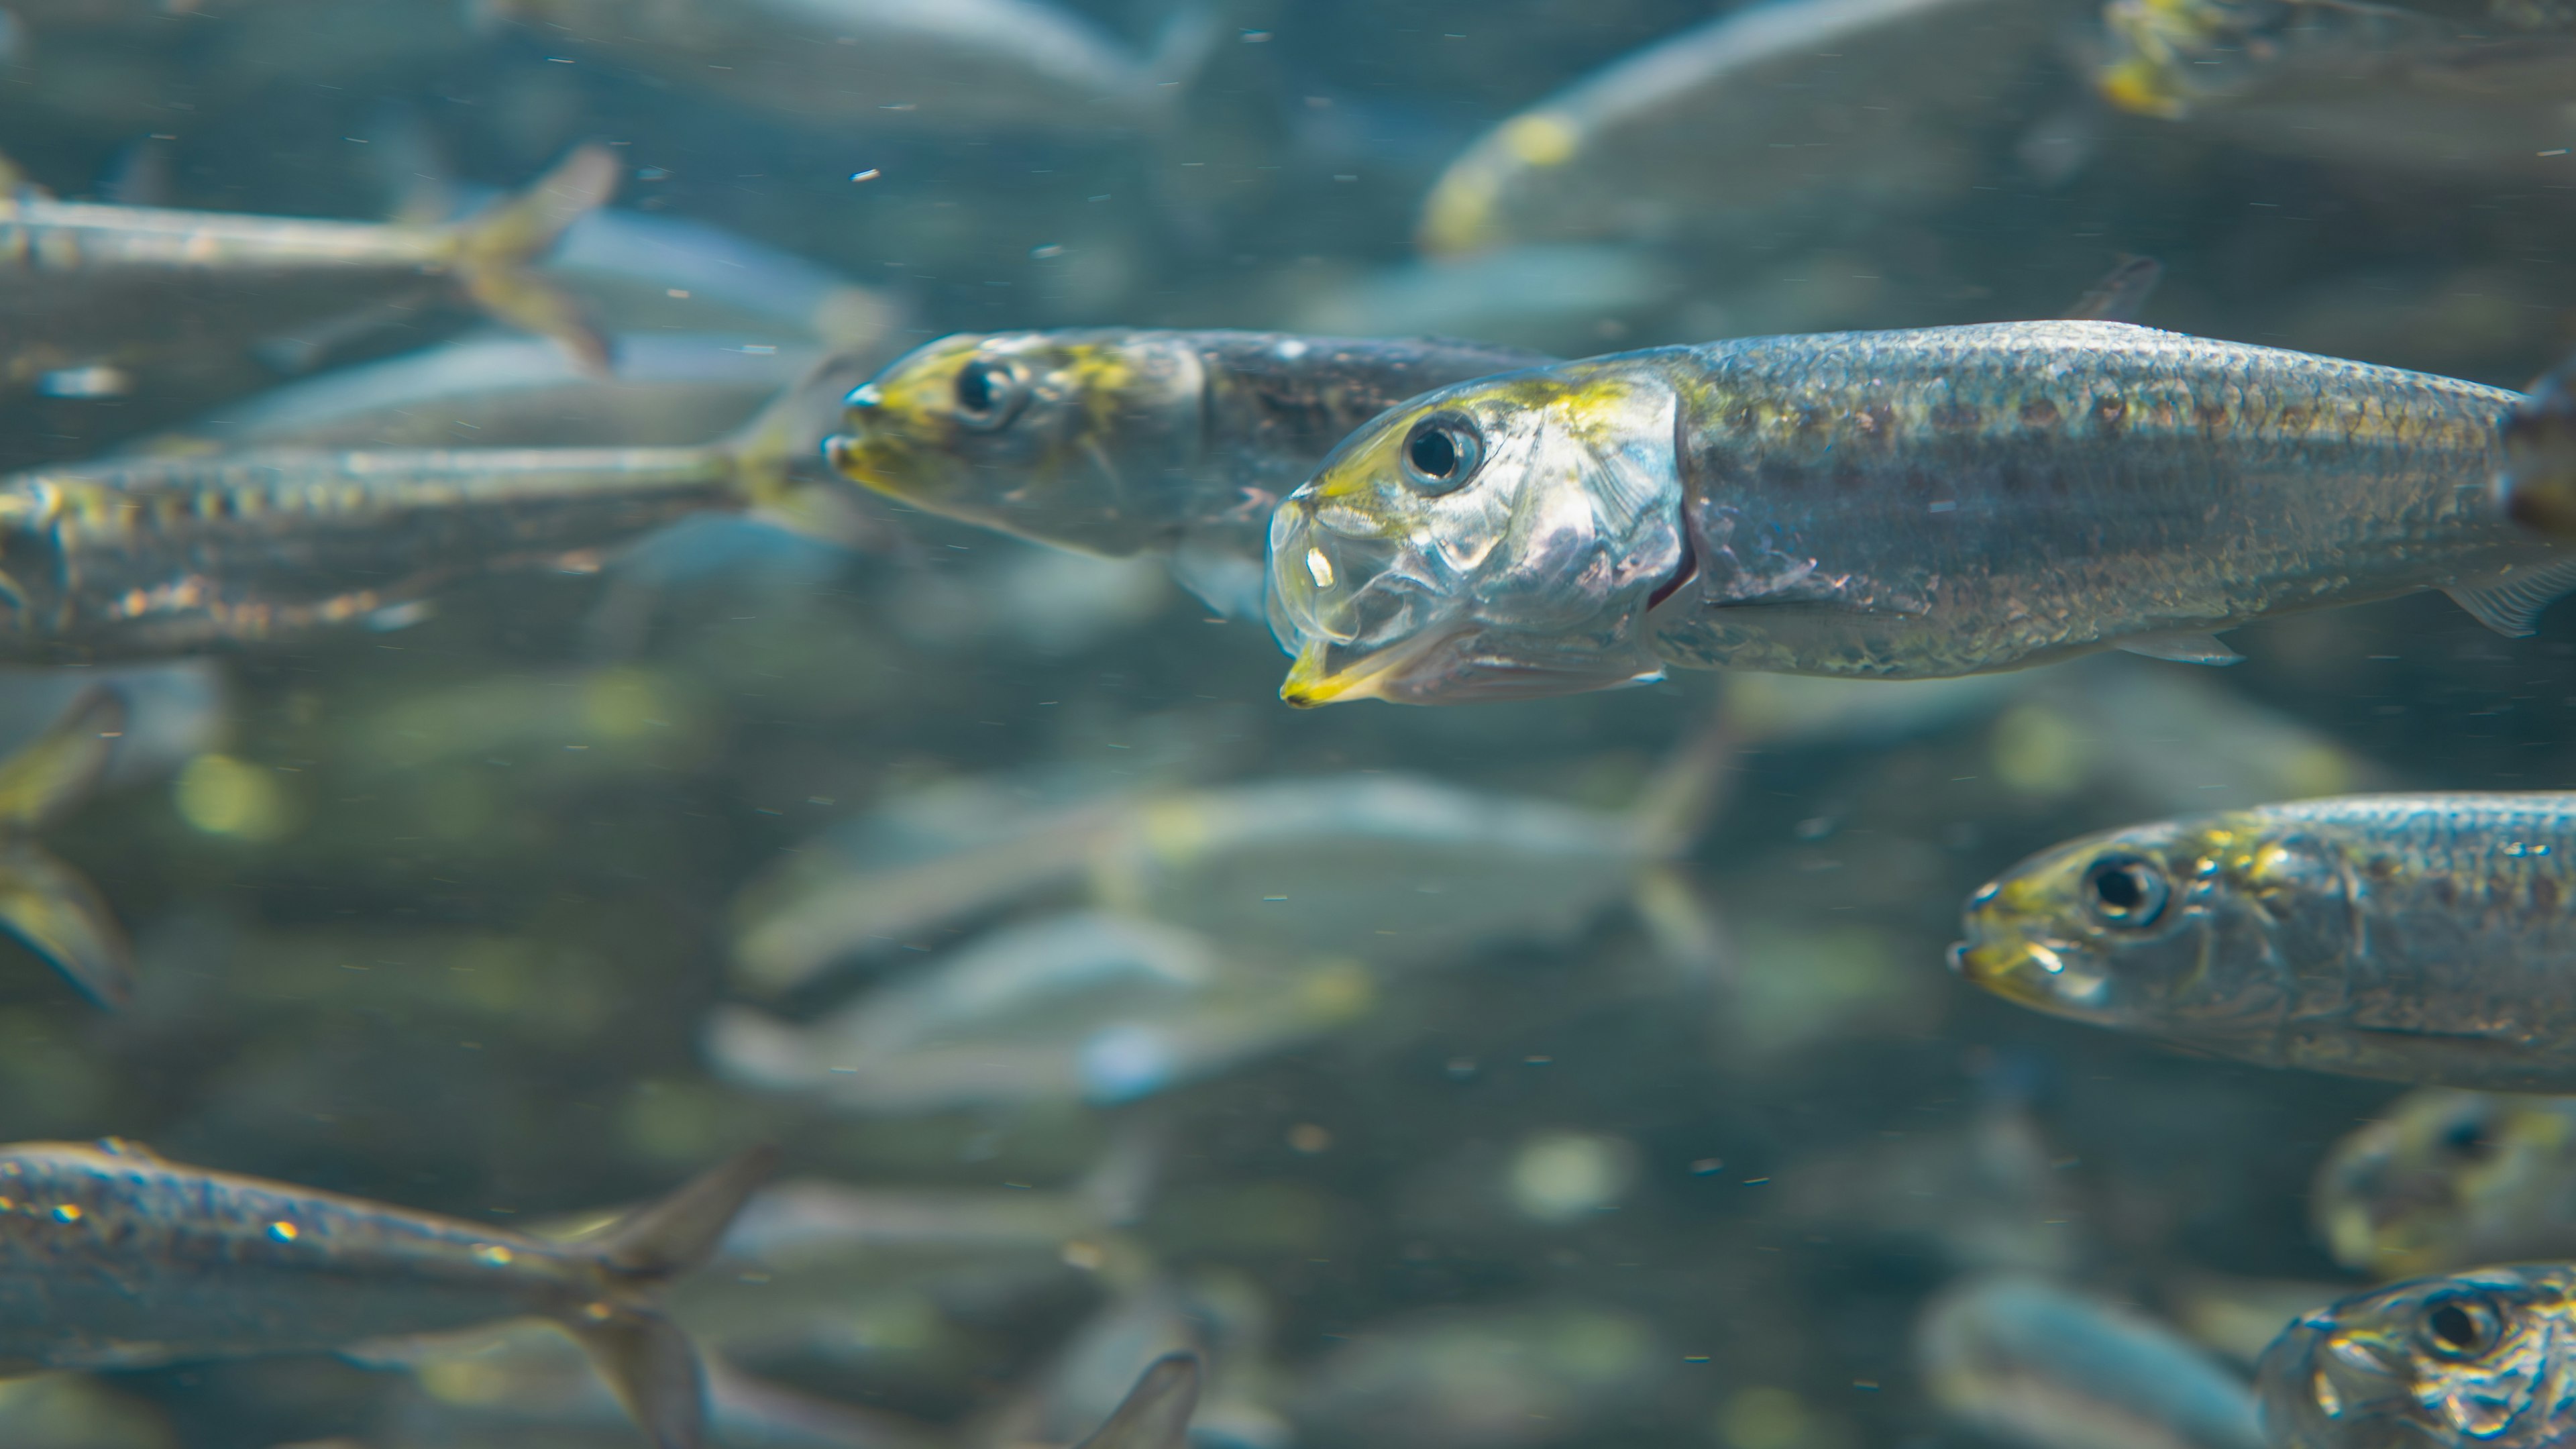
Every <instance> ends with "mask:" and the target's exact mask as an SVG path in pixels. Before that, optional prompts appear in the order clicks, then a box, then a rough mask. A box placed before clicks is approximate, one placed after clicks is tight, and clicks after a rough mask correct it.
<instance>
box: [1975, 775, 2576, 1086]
mask: <svg viewBox="0 0 2576 1449" xmlns="http://www.w3.org/2000/svg"><path fill="white" fill-rule="evenodd" d="M1965 934H1966V939H1965V940H1964V941H1963V942H1962V943H1960V944H1959V945H1957V946H1954V947H1952V948H1951V957H1950V959H1951V965H1952V967H1953V969H1955V970H1957V971H1958V972H1959V973H1960V974H1962V975H1964V976H1965V977H1966V978H1967V979H1968V980H1970V981H1972V982H1974V983H1976V984H1977V985H1979V986H1982V987H1984V988H1986V989H1987V990H1989V991H1992V992H1995V993H1996V994H1997V995H2000V996H2003V997H2005V998H2006V999H2008V1000H2011V1001H2015V1002H2018V1003H2020V1004H2022V1005H2024V1006H2029V1007H2033V1008H2035V1009H2037V1010H2040V1011H2045V1012H2048V1013H2051V1014H2053V1015H2057V1016H2064V1017H2069V1018H2072V1019H2074V1020H2077V1021H2084V1022H2090V1023H2093V1024H2095V1025H2098V1026H2108V1027H2114V1028H2118V1029H2120V1030H2124V1031H2130V1032H2136V1033H2138V1034H2141V1035H2144V1036H2148V1037H2153V1038H2157V1039H2160V1040H2164V1041H2167V1042H2172V1043H2175V1044H2178V1045H2181V1046H2185V1047H2188V1048H2191V1049H2193V1050H2196V1051H2201V1052H2207V1053H2210V1054H2212V1055H2216V1056H2222V1057H2231V1058H2235V1059H2238V1060H2241V1061H2249V1062H2257V1063H2261V1064H2263V1065H2267V1066H2282V1067H2302V1068H2306V1069H2309V1070H2312V1071H2325V1072H2337V1073H2341V1074H2344V1075H2347V1076H2360V1077H2381V1078H2387V1079H2391V1080H2395V1081H2404V1082H2415V1083H2420V1084H2425V1085H2444V1086H2455V1087H2472V1088H2483V1089H2491V1090H2498V1091H2524V1092H2548V1091H2566V1090H2569V1089H2571V1088H2576V975H2571V974H2570V972H2569V970H2568V967H2567V962H2568V960H2569V959H2570V953H2571V951H2576V795H2569V794H2554V793H2547V792H2539V791H2534V792H2530V793H2523V794H2468V793H2460V794H2424V795H2407V794H2394V795H2353V796H2344V797H2341V798H2333V799H2324V800H2309V801H2301V802H2298V803H2294V804H2284V805H2267V806H2263V807H2260V808H2258V809H2253V810H2240V811H2231V812H2227V813H2223V814H2216V815H2201V816H2189V817H2184V818H2182V819H2178V820H2169V821H2160V822H2157V823H2154V824H2148V825H2139V826H2133V827H2130V828H2128V829H2124V830H2114V831H2108V832H2105V833H2102V834H2099V835H2090V836H2086V837H2083V838H2081V839H2078V840H2074V841H2070V842H2068V843H2066V844H2063V845H2059V846H2056V847H2053V848H2052V849H2049V850H2046V851H2043V852H2041V853H2040V854H2038V855H2035V856H2033V857H2031V858H2030V859H2028V860H2025V861H2023V862H2022V863H2020V864H2019V865H2017V866H2015V867H2013V869H2012V870H2010V871H2008V872H2006V873H2005V874H2004V875H2003V876H2002V877H2000V878H1999V879H1997V880H1995V881H1994V882H1992V883H1991V884H1989V885H1987V886H1985V887H1984V888H1982V889H1980V890H1979V891H1977V892H1976V894H1974V895H1973V896H1971V897H1969V899H1968V903H1967V908H1966V912H1965Z"/></svg>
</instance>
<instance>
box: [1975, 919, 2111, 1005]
mask: <svg viewBox="0 0 2576 1449" xmlns="http://www.w3.org/2000/svg"><path fill="white" fill-rule="evenodd" d="M1950 970H1951V971H1952V972H1954V973H1956V974H1957V975H1958V976H1959V977H1960V978H1962V979H1963V980H1965V981H1967V982H1968V983H1969V984H1970V985H1972V986H1976V987H1978V988H1980V989H1982V990H1985V991H1990V992H1993V993H1994V994H1995V995H1997V996H2000V997H2002V998H2003V999H2005V1000H2006V1001H2009V1002H2012V1003H2014V1004H2015V1005H2018V1006H2027V1007H2029V1008H2031V1009H2032V1010H2034V1011H2045V1012H2047V1013H2049V1014H2050V1015H2052V1016H2066V1017H2073V1018H2075V1019H2077V1020H2079V1021H2102V1020H2105V1019H2106V1018H2105V1017H2104V1014H2103V1013H2102V1011H2101V1010H2100V999H2101V996H2102V991H2103V986H2104V984H2105V982H2104V980H2103V978H2102V976H2101V974H2100V973H2099V972H2097V971H2094V970H2092V969H2090V968H2089V967H2088V966H2087V965H2086V963H2085V960H2084V957H2083V956H2082V954H2081V953H2079V952H2076V951H2072V950H2069V949H2068V948H2067V947H2066V946H2065V944H2064V943H2061V942H2057V941H2050V940H2045V939H2042V938H2039V937H2036V936H2025V935H2023V934H2021V933H2019V932H1998V933H1995V934H1992V935H1989V934H1987V933H1985V932H1982V931H1979V930H1977V929H1976V927H1975V926H1974V925H1973V924H1971V925H1970V927H1969V929H1968V939H1967V940H1964V941H1961V942H1958V943H1957V944H1955V945H1953V946H1951V948H1950Z"/></svg>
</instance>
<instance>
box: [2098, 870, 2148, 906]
mask: <svg viewBox="0 0 2576 1449" xmlns="http://www.w3.org/2000/svg"><path fill="white" fill-rule="evenodd" d="M2093 894H2095V895H2097V896H2100V897H2101V898H2102V904H2104V905H2106V906H2109V907H2110V908H2111V909H2113V910H2115V911H2134V910H2136V909H2137V908H2138V907H2140V906H2142V905H2145V904H2146V901H2147V888H2146V887H2145V886H2144V885H2142V884H2140V883H2139V881H2138V868H2137V867H2136V866H2133V865H2123V866H2115V867H2113V868H2111V869H2110V870H2106V871H2104V872H2102V873H2101V874H2100V875H2097V876H2095V877H2094V878H2093Z"/></svg>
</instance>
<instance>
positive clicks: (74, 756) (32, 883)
mask: <svg viewBox="0 0 2576 1449" xmlns="http://www.w3.org/2000/svg"><path fill="white" fill-rule="evenodd" d="M125 718H126V709H125V702H124V700H123V699H121V698H119V697H118V696H117V695H116V694H115V693H114V692H113V691H111V690H106V689H97V688H92V689H88V690H84V691H83V692H82V693H81V694H80V695H79V696H77V697H75V698H74V699H73V700H72V702H71V704H70V705H69V706H68V707H66V708H65V709H64V710H63V713H62V717H61V718H60V719H58V720H56V721H55V722H54V725H53V728H51V729H48V730H47V731H45V732H44V733H43V734H41V735H39V736H37V737H36V739H35V740H34V741H33V742H31V743H29V744H27V745H26V746H24V747H23V748H21V749H20V750H19V751H18V752H17V753H16V754H13V755H11V756H9V757H8V758H7V759H5V760H0V930H5V931H7V932H8V933H9V934H10V935H12V936H15V937H17V938H18V941H19V943H20V944H22V945H24V946H25V947H26V948H27V949H28V950H30V951H33V952H34V953H36V955H37V956H39V957H41V958H43V960H44V961H45V963H46V964H47V965H50V966H52V967H53V968H54V969H55V970H57V971H60V972H61V973H63V976H64V978H65V979H67V980H69V981H70V982H71V984H72V985H74V986H75V987H78V988H79V989H80V993H81V995H83V996H86V997H88V998H89V999H90V1001H91V1002H92V1003H93V1004H95V1005H99V1006H106V1007H116V1006H122V1005H124V1004H125V1003H126V1001H127V1000H129V999H130V998H131V997H132V996H133V994H134V952H133V949H132V948H131V947H129V946H128V945H127V944H126V942H125V933H124V932H123V931H121V930H119V929H117V925H116V918H115V917H114V916H113V915H111V914H110V913H109V911H108V909H107V902H106V901H104V900H102V899H100V897H99V894H98V891H97V889H96V888H95V887H93V886H92V885H91V884H90V883H89V882H88V881H87V880H85V879H83V878H82V877H81V874H80V872H78V871H76V870H73V869H72V868H71V867H70V866H68V865H65V864H63V862H62V861H60V860H58V859H56V858H55V856H54V854H53V853H52V852H51V851H48V850H46V849H45V848H44V847H43V846H42V845H40V844H38V843H37V841H36V837H37V835H38V833H39V832H41V831H43V830H44V829H45V828H46V827H48V826H50V825H52V824H54V823H55V822H56V821H58V820H60V819H61V818H62V817H63V815H64V814H65V813H66V812H68V811H69V810H70V809H71V808H72V807H73V806H74V805H77V804H79V803H80V801H81V799H82V798H83V797H84V796H86V795H87V794H88V793H89V791H90V787H91V786H92V785H94V784H96V783H97V782H98V779H99V776H100V775H101V774H102V773H103V772H104V771H105V770H106V769H107V764H108V761H109V759H110V758H111V757H112V756H113V755H114V754H115V752H116V741H117V740H118V739H119V737H120V736H122V735H123V734H124V732H125ZM0 1291H5V1290H0Z"/></svg>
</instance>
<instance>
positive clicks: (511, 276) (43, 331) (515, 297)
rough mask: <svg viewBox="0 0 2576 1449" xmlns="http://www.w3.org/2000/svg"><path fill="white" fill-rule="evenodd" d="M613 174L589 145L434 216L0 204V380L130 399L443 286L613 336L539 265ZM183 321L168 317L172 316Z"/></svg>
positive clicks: (594, 337)
mask: <svg viewBox="0 0 2576 1449" xmlns="http://www.w3.org/2000/svg"><path fill="white" fill-rule="evenodd" d="M617 173H618V167H617V162H616V159H615V158H614V156H613V155H612V154H611V153H610V152H609V150H608V149H607V148H606V147H604V146H595V145H592V146H581V147H577V148H575V149H574V150H573V151H572V152H571V154H569V155H568V156H566V157H565V158H564V159H563V160H562V161H561V162H559V163H557V165H556V166H555V168H554V169H553V170H552V171H549V172H548V173H546V174H545V175H544V176H543V177H541V178H539V179H538V180H537V181H536V182H534V183H533V184H531V185H530V186H529V187H528V188H527V189H526V190H525V191H522V192H519V193H517V194H516V195H513V196H509V197H504V198H502V199H501V200H499V201H496V202H495V203H493V204H492V205H491V206H490V207H488V208H486V209H484V210H483V211H481V212H479V213H477V214H476V215H474V216H472V217H469V218H466V219H464V220H461V221H457V222H454V223H450V224H446V225H439V226H427V225H407V224H399V223H374V222H354V221H318V220H309V219H303V218H296V217H273V216H249V215H240V214H235V213H230V212H212V211H183V210H168V209H162V208H154V207H133V206H113V205H103V204H99V203H94V202H79V201H57V200H54V199H52V198H50V197H47V196H44V195H42V194H41V193H38V192H35V191H32V190H29V189H25V188H21V189H19V190H18V191H17V192H16V193H15V194H14V195H10V196H6V197H0V330H5V333H6V337H7V342H6V350H5V351H0V385H5V386H6V387H7V388H9V389H11V390H13V391H16V392H18V393H20V394H21V395H25V396H32V395H35V394H39V393H42V394H50V395H54V396H121V395H125V394H128V393H136V392H142V391H146V390H156V389H160V388H162V387H164V386H165V385H167V384H169V383H172V382H175V381H181V380H203V379H205V378H207V377H209V376H216V377H220V376H221V375H223V374H225V373H226V372H228V371H230V370H232V369H234V368H236V367H237V366H238V365H239V364H240V363H241V362H242V360H243V359H244V357H245V356H246V354H247V353H248V351H249V350H250V348H251V347H252V345H253V344H254V343H255V342H257V341H258V340H259V339H261V338H264V337H269V336H273V335H276V334H279V333H283V332H287V331H289V330H291V329H294V328H296V327H299V326H307V325H314V324H320V323H323V322H325V321H328V320H330V319H335V318H344V317H347V316H350V315H352V314H354V313H356V312H358V311H359V310H360V309H363V308H366V307H368V306H370V305H379V304H382V303H384V302H386V301H387V300H388V299H399V298H401V297H403V296H405V295H408V294H411V293H415V292H420V291H422V290H423V289H424V288H425V287H434V286H437V285H440V284H439V283H438V282H437V280H436V279H438V278H442V277H444V278H447V279H449V281H448V283H447V285H452V286H454V287H455V288H457V289H458V290H460V291H461V292H462V293H463V294H464V295H465V296H466V297H467V298H469V299H471V300H472V301H473V302H474V303H475V304H476V305H477V306H479V307H481V308H482V309H483V310H484V311H485V312H487V313H490V314H491V315H493V316H495V317H497V318H500V319H501V320H503V321H506V322H509V323H511V324H513V325H515V326H518V327H522V328H525V329H526V330H528V331H531V332H536V333H539V334H541V335H544V336H547V337H550V338H552V339H554V340H555V341H556V342H557V343H558V344H560V345H562V346H563V347H564V348H565V349H567V351H569V352H570V353H571V354H572V355H573V356H574V357H575V358H577V359H579V360H580V361H581V362H582V363H583V365H585V366H588V367H591V368H594V369H597V368H604V367H605V366H606V362H607V351H606V344H605V343H604V342H603V341H602V339H601V338H600V337H599V335H598V334H597V333H596V332H595V331H594V330H593V329H592V328H591V326H590V324H589V323H588V322H587V321H586V320H584V319H583V317H582V316H581V313H580V310H579V308H578V307H577V306H575V305H574V304H573V303H572V302H571V300H570V299H569V298H567V297H566V296H565V295H564V294H563V293H562V292H560V291H559V290H557V289H556V288H554V287H553V286H551V285H549V284H547V283H546V282H544V281H543V280H542V279H540V278H539V277H538V276H537V275H536V273H535V272H533V271H532V270H531V269H530V264H531V263H532V262H533V261H534V260H535V259H536V258H537V257H539V256H540V255H542V254H543V253H544V252H545V251H546V250H547V249H548V248H549V247H551V246H552V245H553V244H554V243H555V240H556V239H557V238H558V237H559V236H560V235H561V234H562V232H563V230H564V229H565V228H566V227H568V226H570V225H571V224H572V223H573V222H574V221H575V220H577V219H578V218H579V217H581V216H582V215H583V214H584V213H586V212H589V211H591V210H592V209H594V208H596V207H598V206H599V205H600V204H601V203H603V202H605V201H606V200H607V199H608V196H609V194H610V192H611V191H612V190H614V188H615V186H616V182H617ZM174 318H176V319H181V320H182V322H183V323H184V325H173V319H174Z"/></svg>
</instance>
